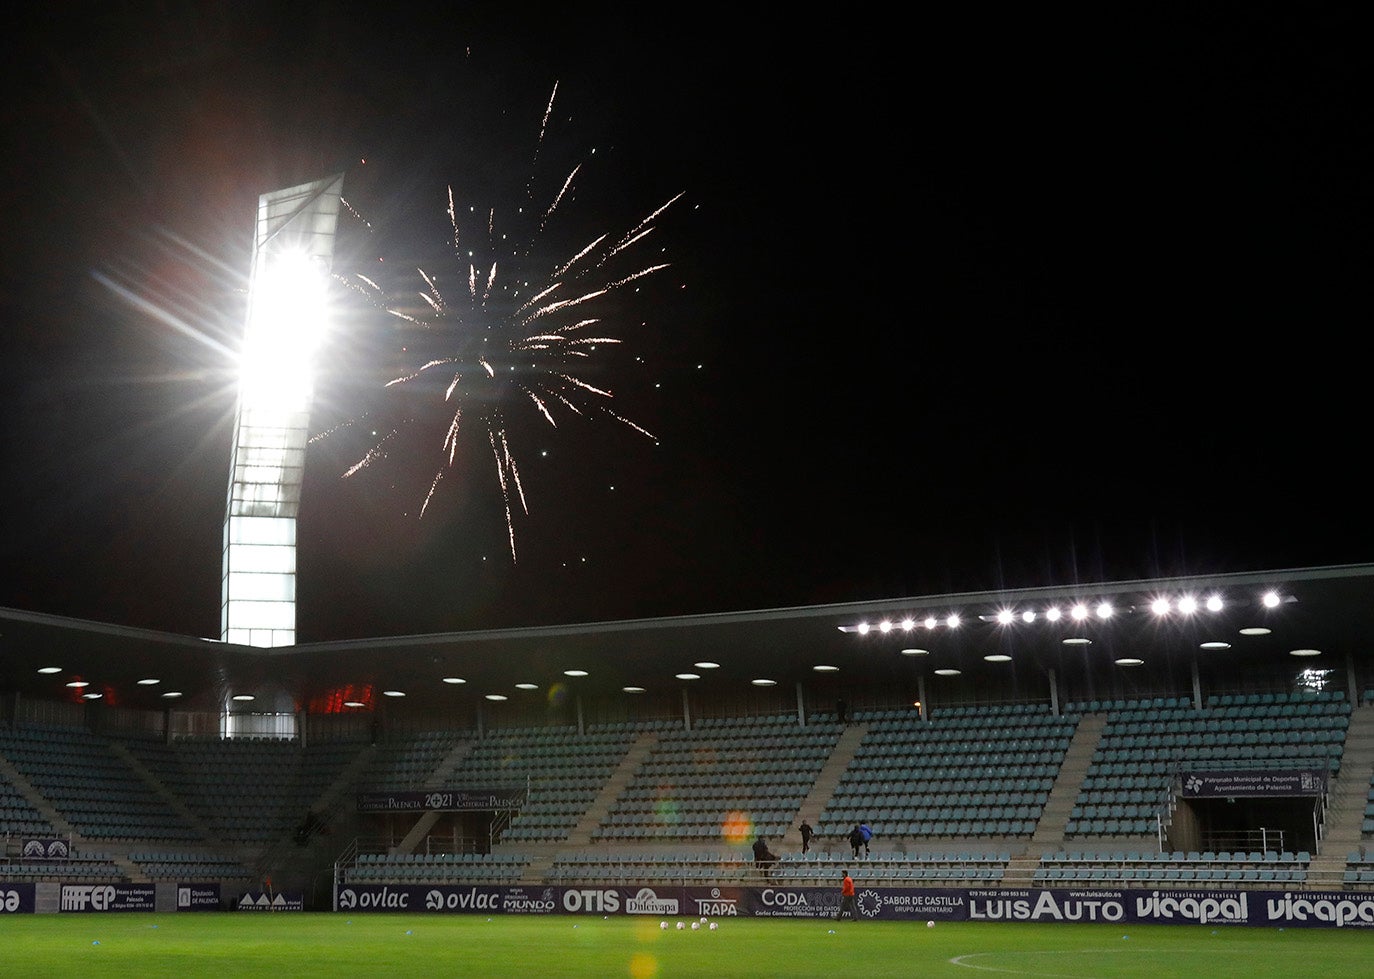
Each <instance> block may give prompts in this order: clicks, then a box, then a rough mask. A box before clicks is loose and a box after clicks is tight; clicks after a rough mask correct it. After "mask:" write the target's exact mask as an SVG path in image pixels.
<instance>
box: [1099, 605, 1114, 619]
mask: <svg viewBox="0 0 1374 979" xmlns="http://www.w3.org/2000/svg"><path fill="white" fill-rule="evenodd" d="M1112 611H1113V609H1112V605H1111V602H1102V603H1101V604H1100V605H1098V606H1097V617H1098V618H1099V619H1110V618H1111V617H1112Z"/></svg>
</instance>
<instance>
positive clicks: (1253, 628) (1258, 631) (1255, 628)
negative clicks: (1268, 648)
mask: <svg viewBox="0 0 1374 979" xmlns="http://www.w3.org/2000/svg"><path fill="white" fill-rule="evenodd" d="M1270 631H1271V630H1269V629H1266V628H1265V627H1264V626H1262V625H1248V626H1246V627H1245V628H1244V629H1241V630H1240V634H1241V635H1242V636H1267V635H1269V633H1270Z"/></svg>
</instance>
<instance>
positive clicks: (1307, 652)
mask: <svg viewBox="0 0 1374 979" xmlns="http://www.w3.org/2000/svg"><path fill="white" fill-rule="evenodd" d="M1321 654H1322V651H1321V650H1320V649H1290V650H1289V651H1288V655H1289V656H1320V655H1321Z"/></svg>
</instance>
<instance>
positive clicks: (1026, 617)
mask: <svg viewBox="0 0 1374 979" xmlns="http://www.w3.org/2000/svg"><path fill="white" fill-rule="evenodd" d="M1021 621H1022V622H1025V623H1028V624H1029V623H1031V622H1034V621H1035V612H1034V610H1033V609H1026V610H1025V611H1024V612H1022V613H1021Z"/></svg>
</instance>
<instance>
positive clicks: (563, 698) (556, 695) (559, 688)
mask: <svg viewBox="0 0 1374 979" xmlns="http://www.w3.org/2000/svg"><path fill="white" fill-rule="evenodd" d="M548 696H549V706H550V707H562V706H563V704H564V703H566V702H567V699H568V688H567V687H566V686H565V685H563V684H561V683H555V684H554V685H553V686H551V687H549V694H548Z"/></svg>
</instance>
